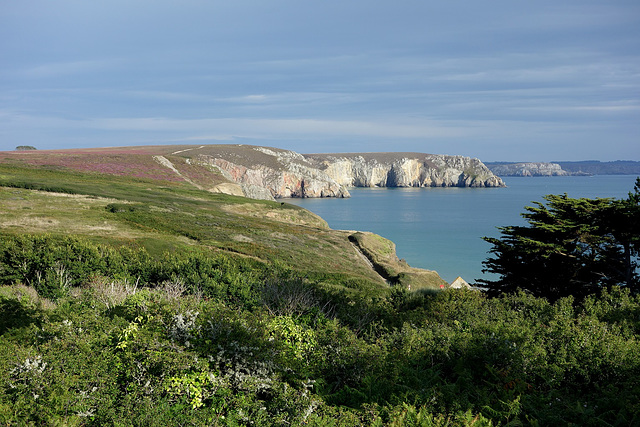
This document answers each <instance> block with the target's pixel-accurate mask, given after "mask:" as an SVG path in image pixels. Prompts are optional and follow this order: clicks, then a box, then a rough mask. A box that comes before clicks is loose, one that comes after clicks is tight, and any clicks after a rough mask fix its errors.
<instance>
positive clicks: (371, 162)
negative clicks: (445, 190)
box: [307, 153, 504, 187]
mask: <svg viewBox="0 0 640 427" xmlns="http://www.w3.org/2000/svg"><path fill="white" fill-rule="evenodd" d="M307 158H309V159H313V160H314V161H316V162H317V163H318V164H319V167H320V168H321V169H323V170H324V171H325V172H326V173H327V175H329V176H330V177H331V178H333V179H334V180H335V181H336V182H338V183H339V184H342V185H344V186H347V187H350V186H352V187H504V182H502V180H501V179H500V178H498V177H497V176H495V175H494V174H493V173H492V172H491V171H490V170H489V169H488V168H487V167H486V166H485V165H484V164H483V163H482V162H481V161H480V160H478V159H473V158H470V157H464V156H446V155H440V154H423V153H368V154H311V155H308V156H307Z"/></svg>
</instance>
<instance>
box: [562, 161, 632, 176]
mask: <svg viewBox="0 0 640 427" xmlns="http://www.w3.org/2000/svg"><path fill="white" fill-rule="evenodd" d="M558 164H559V165H560V166H562V169H564V170H566V171H567V172H570V173H572V174H581V175H640V162H636V161H632V160H616V161H615V162H599V161H597V160H589V161H583V162H558Z"/></svg>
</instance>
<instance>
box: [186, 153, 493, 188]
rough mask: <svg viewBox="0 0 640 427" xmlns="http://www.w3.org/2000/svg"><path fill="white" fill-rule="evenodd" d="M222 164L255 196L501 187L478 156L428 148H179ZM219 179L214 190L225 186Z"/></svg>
mask: <svg viewBox="0 0 640 427" xmlns="http://www.w3.org/2000/svg"><path fill="white" fill-rule="evenodd" d="M175 153H179V154H181V155H183V156H188V158H189V162H192V163H194V164H199V165H204V166H207V167H208V168H210V169H215V170H218V171H219V172H220V173H221V174H222V175H223V177H224V179H225V181H226V182H227V184H225V185H227V186H228V187H229V188H231V187H233V188H232V189H233V191H234V192H233V194H238V192H241V193H242V194H244V195H245V196H246V197H250V198H254V199H266V200H273V199H278V198H287V197H350V194H349V191H348V190H347V187H503V186H504V183H503V182H502V180H501V179H500V178H498V177H497V176H495V175H494V174H493V173H492V172H491V171H490V170H489V169H488V168H487V167H486V166H485V165H484V164H483V163H482V162H481V161H480V160H478V159H472V158H469V157H464V156H446V155H435V154H424V153H362V154H309V155H302V154H299V153H296V152H294V151H289V150H282V149H277V148H266V147H258V146H252V145H208V146H200V147H190V148H187V149H182V150H179V151H176V152H175ZM225 189H226V187H222V186H220V185H218V186H217V187H216V189H215V190H216V191H220V192H226V191H228V190H225Z"/></svg>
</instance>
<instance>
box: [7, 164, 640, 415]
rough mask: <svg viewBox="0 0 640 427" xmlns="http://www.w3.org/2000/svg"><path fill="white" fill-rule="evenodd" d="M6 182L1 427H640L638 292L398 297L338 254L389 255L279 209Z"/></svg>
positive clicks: (181, 193)
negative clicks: (50, 194)
mask: <svg viewBox="0 0 640 427" xmlns="http://www.w3.org/2000/svg"><path fill="white" fill-rule="evenodd" d="M0 183H2V185H3V186H4V187H3V188H1V189H0V200H2V207H3V212H2V215H0V221H5V222H4V223H3V224H6V225H5V226H3V228H2V231H1V232H0V312H1V313H2V315H1V316H0V424H4V425H96V426H102V425H133V426H155V425H157V426H166V425H196V426H200V425H201V426H211V425H220V426H223V425H224V426H226V425H231V426H234V425H247V426H249V425H261V426H263V425H264V426H269V425H315V426H359V425H366V426H369V425H372V426H497V425H510V426H516V425H531V426H538V425H638V424H640V404H639V403H638V402H640V380H639V378H640V342H639V337H640V297H639V296H638V295H636V294H634V293H632V291H633V290H634V288H633V287H632V286H631V287H630V286H623V287H617V286H612V284H611V283H606V284H603V285H602V286H601V287H599V288H590V292H583V293H581V294H580V298H574V297H573V296H564V295H555V296H554V298H543V297H540V296H535V295H532V294H531V293H524V292H522V291H517V290H516V288H515V287H510V288H508V289H505V290H508V291H509V293H508V294H507V293H502V294H498V293H496V296H495V297H493V296H489V295H487V294H485V293H481V292H478V291H471V290H466V291H465V290H444V291H441V290H440V288H439V287H438V289H435V290H434V289H430V288H429V289H419V290H416V289H413V290H412V291H409V290H408V289H407V287H406V286H402V285H397V284H396V285H395V286H390V285H388V284H387V283H385V282H384V281H383V280H382V279H380V276H379V275H377V274H376V273H375V272H374V271H373V269H372V268H371V267H370V266H368V264H367V263H366V262H365V261H364V260H363V259H362V257H360V256H358V255H357V253H356V252H355V250H354V247H353V244H352V243H351V242H350V241H349V236H355V237H352V240H353V243H355V244H357V245H359V246H360V248H361V249H362V250H363V252H364V250H365V249H367V250H368V251H369V253H368V256H369V257H370V258H372V259H374V260H375V261H376V262H379V263H380V264H382V263H383V261H384V262H386V268H387V269H388V270H389V271H392V270H393V269H394V268H395V269H398V270H393V271H392V273H390V274H395V275H400V274H403V273H406V272H407V271H409V270H402V269H404V268H407V269H408V268H409V267H408V266H406V267H405V266H404V265H403V264H402V263H401V262H400V261H398V260H397V259H396V258H395V254H394V251H393V250H392V246H391V243H390V242H388V241H384V240H382V239H379V238H377V237H376V236H373V235H362V234H354V233H348V232H339V231H334V230H329V229H327V228H326V227H325V226H324V224H322V223H321V222H319V221H318V219H317V217H311V216H309V217H307V216H306V215H307V213H305V211H302V210H300V209H298V208H295V207H291V206H288V205H281V204H280V203H272V202H256V201H251V204H250V205H247V201H246V200H245V199H241V198H236V197H231V196H222V195H211V194H208V193H206V192H203V191H199V190H194V189H193V188H189V187H188V186H185V185H183V184H180V183H172V182H168V181H163V182H162V184H158V183H157V182H154V181H151V180H148V179H132V178H125V177H111V178H108V177H106V176H102V175H91V174H84V173H80V172H73V173H71V172H68V171H60V170H57V169H55V168H48V169H37V168H36V169H32V168H28V167H26V168H25V167H24V166H20V165H15V164H14V165H0ZM43 191H56V192H58V193H65V194H78V195H82V197H78V198H75V196H74V197H66V196H65V197H61V196H60V195H57V196H56V197H57V198H56V202H55V204H54V205H53V206H55V209H51V208H50V207H49V206H50V204H48V203H46V200H47V196H46V195H47V193H46V192H43ZM107 198H108V199H107ZM630 200H631V199H630ZM261 210H263V212H264V213H265V215H264V216H261V215H260V211H261ZM17 214H22V215H23V216H24V217H28V218H31V221H27V222H20V221H13V220H12V221H9V220H7V218H9V217H11V218H13V217H16V216H17ZM267 214H269V215H267ZM309 215H310V214H309ZM69 218H72V220H70V219H69ZM282 218H294V219H296V220H295V221H283V220H282ZM25 224H27V225H28V226H29V228H27V226H26V225H25ZM38 224H41V225H40V228H38ZM27 230H28V231H27ZM95 230H109V233H107V232H96V231H95ZM634 242H635V240H634ZM496 243H497V241H496ZM630 248H635V246H633V245H632V246H630ZM634 250H635V249H634ZM611 253H614V254H615V251H613V252H612V251H607V254H611ZM494 254H495V255H499V254H500V252H499V251H494ZM389 260H391V261H389ZM399 283H400V284H402V283H404V282H402V281H399Z"/></svg>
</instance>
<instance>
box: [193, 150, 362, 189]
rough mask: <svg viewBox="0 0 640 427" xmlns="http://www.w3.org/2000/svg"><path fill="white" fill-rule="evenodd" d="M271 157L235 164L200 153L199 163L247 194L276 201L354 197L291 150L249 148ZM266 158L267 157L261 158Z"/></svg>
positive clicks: (248, 157) (249, 158) (248, 155)
mask: <svg viewBox="0 0 640 427" xmlns="http://www.w3.org/2000/svg"><path fill="white" fill-rule="evenodd" d="M246 149H247V150H254V151H257V152H259V153H261V154H263V155H266V156H268V157H270V158H268V159H266V161H262V162H260V161H257V162H256V158H254V157H253V156H251V154H253V153H250V152H248V153H245V154H246V155H245V156H244V157H243V156H239V157H238V158H237V160H236V159H234V160H235V161H230V160H228V159H225V158H222V157H218V156H213V155H210V154H198V155H197V162H199V163H200V164H206V165H209V166H213V167H215V168H217V169H218V170H219V171H220V172H221V173H222V174H223V175H224V176H225V177H226V178H227V179H229V180H230V181H233V182H236V183H238V184H240V185H241V186H242V190H243V191H244V193H245V195H246V196H247V197H250V198H254V199H266V200H273V199H274V198H275V199H277V198H287V197H350V194H349V191H348V190H347V189H346V188H345V187H344V186H342V185H340V184H338V183H337V182H336V181H335V180H333V179H331V177H329V176H328V175H327V174H326V173H325V172H323V171H321V170H319V169H317V168H316V167H314V165H312V164H310V163H309V162H308V161H307V160H306V159H305V158H304V157H303V156H302V155H301V154H298V153H295V152H293V151H287V150H277V149H269V148H264V147H252V146H246ZM258 157H259V158H260V157H264V156H258Z"/></svg>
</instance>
